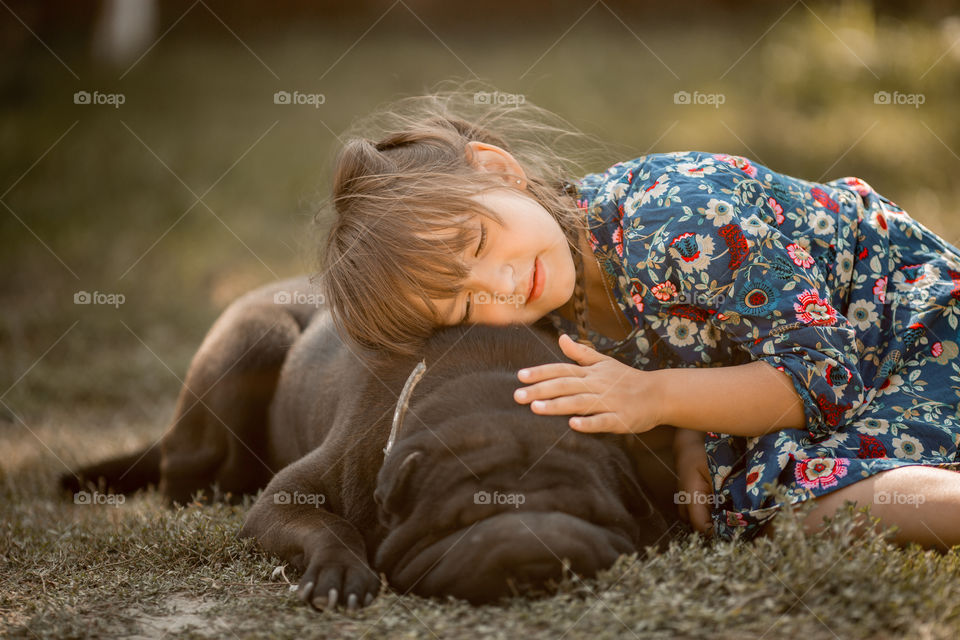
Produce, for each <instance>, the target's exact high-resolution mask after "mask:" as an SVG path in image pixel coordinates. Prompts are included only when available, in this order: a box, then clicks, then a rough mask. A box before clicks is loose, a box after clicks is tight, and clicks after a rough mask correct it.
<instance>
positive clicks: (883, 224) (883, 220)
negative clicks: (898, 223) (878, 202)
mask: <svg viewBox="0 0 960 640" xmlns="http://www.w3.org/2000/svg"><path fill="white" fill-rule="evenodd" d="M877 224H879V225H880V228H881V229H883V230H884V231H886V230H887V219H886V217H884V215H883V214H882V213H880V212H879V211H878V212H877Z"/></svg>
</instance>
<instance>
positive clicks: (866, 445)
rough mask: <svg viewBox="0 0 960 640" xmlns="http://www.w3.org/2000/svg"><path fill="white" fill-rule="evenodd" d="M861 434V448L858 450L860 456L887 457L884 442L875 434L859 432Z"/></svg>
mask: <svg viewBox="0 0 960 640" xmlns="http://www.w3.org/2000/svg"><path fill="white" fill-rule="evenodd" d="M857 435H858V436H860V450H859V451H857V457H858V458H886V457H887V449H886V447H884V446H883V443H882V442H880V441H879V440H877V439H876V438H874V437H873V436H868V435H864V434H862V433H860V434H857Z"/></svg>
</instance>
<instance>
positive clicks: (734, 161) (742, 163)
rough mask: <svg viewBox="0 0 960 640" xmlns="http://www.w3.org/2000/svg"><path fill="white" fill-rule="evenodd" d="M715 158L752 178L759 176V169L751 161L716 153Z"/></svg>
mask: <svg viewBox="0 0 960 640" xmlns="http://www.w3.org/2000/svg"><path fill="white" fill-rule="evenodd" d="M713 157H714V159H716V160H719V161H721V162H726V163H727V164H728V165H730V166H731V167H736V168H737V169H740V170H741V171H743V172H744V173H745V174H747V175H748V176H750V177H751V178H755V177H756V176H757V168H756V167H755V166H753V165H752V164H750V161H749V160H747V159H746V158H743V157H741V156H731V155H727V154H726V153H715V154H713Z"/></svg>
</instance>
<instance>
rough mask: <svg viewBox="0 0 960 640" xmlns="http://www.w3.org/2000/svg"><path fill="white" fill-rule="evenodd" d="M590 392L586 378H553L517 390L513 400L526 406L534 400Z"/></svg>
mask: <svg viewBox="0 0 960 640" xmlns="http://www.w3.org/2000/svg"><path fill="white" fill-rule="evenodd" d="M589 391H590V387H589V385H588V384H587V381H586V379H584V378H570V377H563V378H551V379H549V380H544V381H543V382H538V383H537V384H534V385H530V386H529V387H519V388H517V389H516V391H514V392H513V399H514V400H516V401H517V402H519V403H520V404H526V403H528V402H533V401H534V400H549V399H551V398H556V397H557V396H569V395H571V394H574V393H588V392H589Z"/></svg>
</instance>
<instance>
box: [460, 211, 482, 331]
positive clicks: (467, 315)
mask: <svg viewBox="0 0 960 640" xmlns="http://www.w3.org/2000/svg"><path fill="white" fill-rule="evenodd" d="M486 244H487V226H486V225H485V224H483V222H481V223H480V242H478V243H477V250H476V251H475V252H474V253H473V255H474V257H478V256H479V255H480V252H481V251H483V248H484V247H485V246H486ZM470 307H471V305H470V296H467V302H466V305H465V306H464V312H463V320H461V321H460V322H461V323H466V322H469V321H470Z"/></svg>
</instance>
